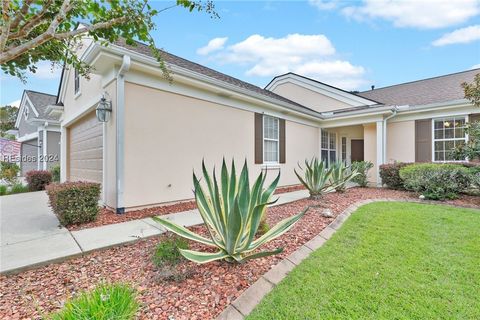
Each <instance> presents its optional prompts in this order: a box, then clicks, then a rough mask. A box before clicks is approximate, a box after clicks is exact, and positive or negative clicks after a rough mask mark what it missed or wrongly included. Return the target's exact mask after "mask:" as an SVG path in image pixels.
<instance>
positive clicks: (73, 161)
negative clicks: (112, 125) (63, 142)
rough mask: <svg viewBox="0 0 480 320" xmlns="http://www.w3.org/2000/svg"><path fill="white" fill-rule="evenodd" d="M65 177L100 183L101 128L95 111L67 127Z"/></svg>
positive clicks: (101, 159) (101, 158)
mask: <svg viewBox="0 0 480 320" xmlns="http://www.w3.org/2000/svg"><path fill="white" fill-rule="evenodd" d="M67 130H68V131H67V135H68V140H67V141H68V145H67V148H69V152H68V153H67V154H68V165H67V179H68V180H70V181H78V180H82V181H90V182H98V183H102V168H103V129H102V123H101V122H99V121H98V120H97V118H96V116H95V111H93V112H91V113H89V114H88V115H86V116H85V117H83V118H81V119H79V120H78V121H76V122H75V123H74V124H72V125H71V126H70V127H69V128H68V129H67Z"/></svg>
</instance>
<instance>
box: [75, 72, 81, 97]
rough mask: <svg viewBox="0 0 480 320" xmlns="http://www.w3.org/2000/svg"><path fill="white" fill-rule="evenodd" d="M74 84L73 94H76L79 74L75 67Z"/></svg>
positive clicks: (78, 89) (78, 88)
mask: <svg viewBox="0 0 480 320" xmlns="http://www.w3.org/2000/svg"><path fill="white" fill-rule="evenodd" d="M74 86H75V94H78V93H79V92H80V74H79V73H78V70H77V69H75V73H74Z"/></svg>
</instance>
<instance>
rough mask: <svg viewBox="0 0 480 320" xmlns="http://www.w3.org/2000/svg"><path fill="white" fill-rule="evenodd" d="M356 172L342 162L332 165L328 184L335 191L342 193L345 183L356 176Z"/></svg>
mask: <svg viewBox="0 0 480 320" xmlns="http://www.w3.org/2000/svg"><path fill="white" fill-rule="evenodd" d="M358 175H359V173H358V171H357V170H355V169H352V168H351V167H350V166H348V165H346V164H345V163H344V162H343V161H338V162H336V163H334V164H333V165H332V175H331V176H330V184H331V185H333V186H335V191H337V192H344V191H345V188H346V184H347V182H349V181H350V180H352V179H353V178H355V177H356V176H358Z"/></svg>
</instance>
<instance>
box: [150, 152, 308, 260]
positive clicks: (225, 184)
mask: <svg viewBox="0 0 480 320" xmlns="http://www.w3.org/2000/svg"><path fill="white" fill-rule="evenodd" d="M202 171H203V178H204V183H205V185H206V190H204V188H203V187H202V185H201V183H200V180H199V179H198V178H197V176H196V175H195V173H194V174H193V184H194V188H195V190H194V193H195V200H196V203H197V207H198V211H199V212H200V215H201V216H202V219H203V221H204V222H205V226H206V227H207V229H208V232H209V235H210V238H205V237H203V236H200V235H198V234H196V233H194V232H192V231H190V230H188V229H187V228H185V227H183V226H179V225H177V224H175V223H172V222H171V221H168V220H164V219H162V218H157V217H156V218H154V219H155V221H157V222H158V223H160V224H161V225H162V226H163V227H165V228H166V229H167V230H169V231H171V232H173V233H176V234H177V235H179V236H182V237H184V238H186V239H189V240H193V241H196V242H199V243H202V244H205V245H208V246H212V247H216V248H218V251H217V252H214V253H211V252H199V251H193V250H185V249H179V250H180V253H181V254H182V255H183V256H184V257H185V258H187V259H188V260H191V261H193V262H196V263H207V262H211V261H215V260H222V259H225V260H226V261H229V262H235V261H236V262H243V261H246V260H249V259H255V258H260V257H266V256H269V255H274V254H278V253H280V252H282V250H283V248H278V249H276V250H273V251H260V252H258V251H257V249H258V248H259V247H260V246H261V245H263V244H265V243H266V242H268V241H270V240H272V239H274V238H277V237H279V236H280V235H282V234H284V233H285V232H287V231H288V230H289V229H290V228H291V227H292V226H293V225H294V224H295V223H296V222H297V221H298V220H299V219H300V218H301V217H302V216H303V215H304V214H305V212H306V211H307V210H304V211H303V212H301V213H299V214H296V215H294V216H291V217H288V218H286V219H284V220H282V221H280V222H279V223H278V224H277V225H275V226H274V227H272V228H270V230H268V231H267V232H266V233H265V234H263V235H262V236H260V237H258V238H256V236H255V235H256V234H257V230H258V228H259V225H260V223H261V221H262V219H263V217H264V215H265V211H266V209H267V206H268V205H269V204H272V203H274V202H275V201H273V202H272V201H271V196H272V194H273V192H274V191H275V188H276V187H277V184H278V180H279V179H280V174H279V175H278V176H277V177H276V179H275V180H274V181H273V182H272V183H271V184H270V185H269V186H268V187H267V188H266V189H264V184H265V178H266V173H263V172H262V173H260V175H259V176H258V178H257V179H256V180H255V183H254V184H253V186H252V188H250V183H249V179H248V168H247V163H246V162H245V164H244V166H243V169H242V171H241V173H240V176H239V177H237V175H236V172H235V164H234V162H233V161H232V167H231V172H230V173H229V172H228V169H227V166H226V164H225V160H224V161H223V164H222V170H221V175H220V182H221V183H220V184H219V183H218V181H217V177H216V175H215V169H214V170H213V179H212V178H211V177H210V175H209V174H208V172H207V169H206V168H205V164H204V163H202Z"/></svg>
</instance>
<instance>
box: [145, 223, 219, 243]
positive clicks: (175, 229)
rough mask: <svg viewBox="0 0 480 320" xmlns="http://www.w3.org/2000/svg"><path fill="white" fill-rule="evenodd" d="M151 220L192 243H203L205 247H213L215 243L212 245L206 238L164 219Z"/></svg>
mask: <svg viewBox="0 0 480 320" xmlns="http://www.w3.org/2000/svg"><path fill="white" fill-rule="evenodd" d="M152 219H153V220H155V221H156V222H158V223H160V224H161V225H162V226H163V227H164V228H165V229H167V230H168V231H171V232H173V233H176V234H178V235H179V236H181V237H184V238H186V239H188V240H193V241H196V242H200V243H203V244H206V245H209V246H215V243H213V241H211V240H209V239H207V238H204V237H202V236H199V235H198V234H196V233H194V232H192V231H190V230H188V229H187V228H185V227H183V226H180V225H178V224H176V223H173V222H171V221H168V220H166V219H162V218H159V217H153V218H152Z"/></svg>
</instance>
